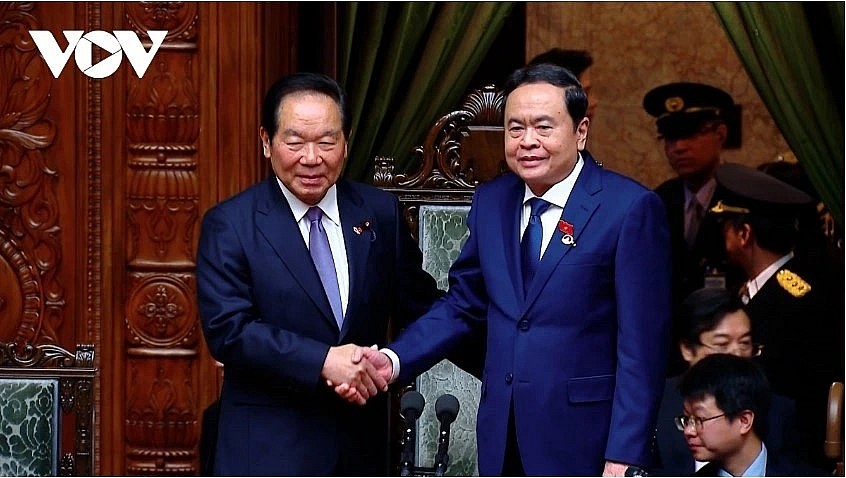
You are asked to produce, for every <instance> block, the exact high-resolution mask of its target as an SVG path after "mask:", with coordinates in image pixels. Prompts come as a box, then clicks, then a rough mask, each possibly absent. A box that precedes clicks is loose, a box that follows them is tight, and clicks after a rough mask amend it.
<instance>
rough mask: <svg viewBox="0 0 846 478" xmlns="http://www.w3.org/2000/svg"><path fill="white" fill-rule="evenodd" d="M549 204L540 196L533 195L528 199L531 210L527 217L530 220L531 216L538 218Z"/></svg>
mask: <svg viewBox="0 0 846 478" xmlns="http://www.w3.org/2000/svg"><path fill="white" fill-rule="evenodd" d="M549 206H551V204H550V203H549V202H547V201H546V200H543V199H541V198H538V197H534V198H531V199H529V207H530V208H531V212H530V213H529V219H530V220H531V218H533V217H537V218H539V217H540V215H541V214H543V213H544V212H546V210H547V209H549Z"/></svg>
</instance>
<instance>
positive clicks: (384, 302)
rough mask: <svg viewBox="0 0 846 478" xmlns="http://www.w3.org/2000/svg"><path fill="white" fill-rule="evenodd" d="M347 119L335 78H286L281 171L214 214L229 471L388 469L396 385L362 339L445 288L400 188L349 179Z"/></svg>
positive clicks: (201, 261)
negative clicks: (428, 266)
mask: <svg viewBox="0 0 846 478" xmlns="http://www.w3.org/2000/svg"><path fill="white" fill-rule="evenodd" d="M349 118H350V117H349V114H348V112H347V109H346V101H345V97H344V94H343V92H342V91H341V89H340V87H339V86H338V85H337V83H336V82H335V81H334V80H332V79H330V78H328V77H325V76H323V75H316V74H296V75H292V76H289V77H285V78H283V79H281V80H280V81H278V82H277V83H275V84H274V85H273V86H272V87H271V88H270V90H269V91H268V92H267V95H266V96H265V99H264V103H263V108H262V123H261V124H262V126H261V130H260V137H261V142H262V146H263V150H264V156H265V157H266V158H268V159H269V160H270V163H271V165H272V168H273V173H274V174H272V175H270V176H269V177H268V178H267V180H265V181H263V182H261V183H259V184H256V185H254V186H252V187H250V188H249V189H247V190H245V191H243V192H241V193H240V194H238V195H236V196H234V197H232V198H230V199H228V200H226V201H224V202H222V203H220V204H218V205H217V206H215V207H214V208H212V209H210V210H209V211H208V212H207V213H206V214H205V217H204V219H203V224H202V233H201V236H200V242H199V248H198V253H197V289H198V300H199V311H200V317H201V320H202V325H203V332H204V334H205V338H206V341H207V343H208V346H209V350H210V352H211V354H212V356H214V358H216V359H217V360H218V361H220V362H222V363H223V364H224V366H225V373H224V379H223V388H222V392H221V396H220V411H219V426H218V437H217V439H216V445H215V447H214V448H215V450H214V456H215V459H214V464H213V471H214V473H215V474H217V475H262V476H285V475H289V476H290V475H311V476H315V475H317V476H320V475H323V476H327V475H363V476H367V475H386V474H387V473H388V426H387V418H388V416H387V411H388V407H387V403H386V395H379V396H376V397H373V395H375V394H376V392H377V391H378V390H384V389H385V388H386V386H387V385H386V383H385V381H384V380H383V379H382V378H381V377H379V376H378V375H377V374H376V373H375V371H374V370H373V369H372V366H370V364H369V363H367V362H360V363H353V362H352V360H351V355H352V352H353V351H354V350H355V349H356V348H357V347H356V346H355V345H353V344H354V343H359V344H365V345H371V344H384V342H385V340H386V338H387V337H386V335H387V330H388V325H389V324H388V322H389V317H390V318H391V320H397V321H399V323H398V325H397V327H399V326H401V325H402V324H403V323H404V322H407V321H408V320H409V319H413V318H415V317H417V316H419V315H420V314H421V313H422V312H424V311H426V310H427V309H428V308H429V306H430V305H431V303H432V302H433V301H434V300H435V299H436V298H437V297H438V296H439V295H440V293H439V292H438V290H437V288H436V286H435V282H434V280H433V279H432V278H431V277H430V276H429V275H428V274H427V273H426V272H424V271H423V270H422V268H421V260H422V258H421V254H420V250H419V249H418V247H417V245H416V244H415V243H414V242H413V241H412V239H411V236H410V234H409V232H408V230H407V227H406V225H405V221H404V220H403V218H402V216H401V214H400V209H399V207H398V202H397V200H396V198H395V197H394V196H393V195H392V194H390V193H387V192H384V191H381V190H378V189H376V188H373V187H371V186H367V185H363V184H356V183H352V182H349V181H345V180H339V177H340V174H341V170H342V168H343V164H344V161H345V160H346V155H347V138H348V137H349V132H350V131H349V129H350V119H349ZM327 382H329V383H333V382H334V383H341V382H344V383H349V384H351V385H352V386H353V390H355V392H356V398H357V399H358V402H359V404H363V403H364V400H365V399H367V398H370V400H369V401H368V402H367V404H366V405H365V406H360V405H356V404H350V403H347V401H345V400H344V399H342V398H340V397H338V396H337V395H336V394H335V393H334V391H333V390H332V388H331V387H329V386H327ZM371 397H373V398H371Z"/></svg>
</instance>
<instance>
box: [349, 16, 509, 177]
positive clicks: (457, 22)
mask: <svg viewBox="0 0 846 478" xmlns="http://www.w3.org/2000/svg"><path fill="white" fill-rule="evenodd" d="M338 7H339V9H338V18H339V22H338V25H339V35H338V41H339V43H340V44H339V48H338V51H339V56H340V58H338V81H339V83H340V84H341V86H343V87H344V89H345V90H346V92H347V95H348V96H349V100H350V111H351V115H352V134H351V136H350V154H349V159H348V161H347V164H346V166H345V170H344V176H345V177H348V178H351V179H356V180H360V181H369V180H370V179H371V178H370V174H371V173H372V167H373V159H374V157H375V156H391V157H394V158H396V160H397V163H396V164H397V169H398V170H399V172H402V171H405V170H406V169H409V166H410V164H409V163H410V162H411V158H412V154H411V151H412V149H413V148H414V147H415V146H417V145H419V144H421V143H422V142H423V139H424V135H425V134H426V131H427V130H428V128H429V126H431V125H432V124H433V123H434V122H435V120H436V119H437V118H439V117H440V116H441V115H443V114H444V113H446V112H447V111H449V109H450V108H454V107H455V106H457V103H458V102H459V101H460V100H461V97H462V96H463V95H464V94H465V93H466V91H465V90H466V89H467V87H468V84H469V82H470V81H471V79H472V77H473V75H474V73H475V72H476V70H477V68H478V67H479V64H480V63H481V61H482V60H483V59H484V57H485V55H486V54H487V53H488V50H489V48H490V46H491V44H492V43H493V41H494V39H495V38H496V36H497V34H498V33H499V31H500V30H501V28H502V26H503V24H504V22H505V20H506V18H507V17H508V14H509V13H510V12H511V9H512V7H513V3H512V2H349V3H339V4H338Z"/></svg>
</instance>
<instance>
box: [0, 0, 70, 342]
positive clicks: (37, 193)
mask: <svg viewBox="0 0 846 478" xmlns="http://www.w3.org/2000/svg"><path fill="white" fill-rule="evenodd" d="M33 8H34V5H33V4H32V3H14V2H6V3H2V4H0V228H2V230H3V231H4V232H5V233H6V234H7V236H6V241H11V240H14V241H15V244H16V246H15V248H16V249H17V252H16V253H11V252H10V253H9V254H10V255H6V257H7V260H8V258H10V257H13V258H15V259H14V260H17V259H21V260H23V261H24V262H25V263H19V264H14V265H13V266H14V268H16V269H17V271H18V273H19V274H20V273H23V272H25V271H27V270H32V269H34V270H36V271H37V274H34V275H35V276H37V277H38V278H39V280H38V281H35V282H26V281H25V282H22V287H23V288H25V289H27V291H26V293H27V294H28V296H27V298H25V302H26V303H27V304H30V305H29V306H28V307H26V308H25V309H26V310H25V312H26V311H28V312H29V314H30V315H27V314H26V313H25V314H24V315H22V316H21V317H22V318H20V319H19V320H21V324H20V327H21V330H20V331H19V333H18V334H17V339H18V340H26V341H39V342H55V341H56V337H55V336H56V334H55V328H56V326H57V325H58V324H59V323H61V321H62V315H63V312H64V306H65V301H64V288H63V286H62V285H61V284H60V283H59V281H58V278H57V275H58V268H59V264H60V262H61V259H62V253H61V229H60V227H59V208H58V204H57V202H58V201H57V198H56V188H57V182H58V172H57V171H55V170H54V169H52V168H51V167H50V166H49V165H48V164H47V157H46V155H45V150H47V149H48V148H49V147H50V146H51V145H52V144H53V141H54V139H55V136H56V127H55V125H54V124H53V122H52V121H50V120H49V119H47V118H46V117H45V112H46V111H47V107H48V105H49V102H50V92H51V88H52V84H53V77H52V75H51V73H50V71H49V68H48V67H47V65H46V63H45V62H44V60H43V59H42V58H41V57H40V56H39V54H38V51H37V49H36V48H35V44H34V43H33V42H32V38H31V37H30V35H29V34H28V31H29V30H35V29H39V28H40V25H39V24H38V22H37V21H36V19H35V17H34V16H33V15H32V10H33ZM4 247H6V248H7V249H8V248H10V247H11V246H10V245H9V243H8V242H7V243H6V244H5V245H4ZM30 285H34V286H35V287H36V289H35V290H29V289H30ZM22 292H23V291H22ZM30 295H32V296H34V297H30ZM32 302H37V303H39V306H38V307H36V308H37V309H39V310H38V311H37V312H36V311H35V309H36V308H33V307H32V306H31V304H32ZM33 314H35V315H33Z"/></svg>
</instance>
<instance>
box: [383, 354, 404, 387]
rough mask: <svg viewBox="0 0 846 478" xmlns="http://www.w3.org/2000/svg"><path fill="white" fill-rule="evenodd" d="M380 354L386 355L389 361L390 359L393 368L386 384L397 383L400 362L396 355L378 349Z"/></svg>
mask: <svg viewBox="0 0 846 478" xmlns="http://www.w3.org/2000/svg"><path fill="white" fill-rule="evenodd" d="M379 351H380V352H382V353H383V354H385V355H387V356H388V358H389V359H391V365H392V366H393V370H391V379H390V380H389V381H388V383H394V382H396V381H397V377H399V373H400V360H399V357H398V356H397V354H396V353H394V351H393V350H391V349H385V348H383V349H380V350H379Z"/></svg>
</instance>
